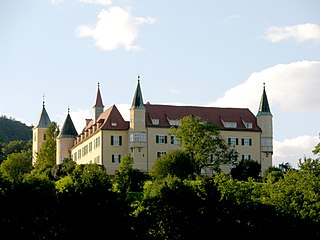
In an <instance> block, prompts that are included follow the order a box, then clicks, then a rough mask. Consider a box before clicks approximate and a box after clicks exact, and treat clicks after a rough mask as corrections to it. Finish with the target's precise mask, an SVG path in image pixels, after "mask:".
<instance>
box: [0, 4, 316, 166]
mask: <svg viewBox="0 0 320 240" xmlns="http://www.w3.org/2000/svg"><path fill="white" fill-rule="evenodd" d="M319 9H320V1H317V0H268V1H262V0H257V1H250V0H247V1H245V0H236V1H231V0H226V1H222V0H220V1H214V0H198V1H191V0H186V1H180V0H176V1H171V0H161V1H159V0H154V1H147V0H139V1H138V0H135V1H134V0H119V1H117V0H51V1H50V0H28V1H23V0H21V1H19V0H1V1H0V83H1V88H0V89H1V95H0V114H1V115H6V116H9V117H13V118H15V119H17V120H20V121H22V122H24V123H26V124H28V125H31V124H35V123H36V121H37V118H38V116H39V113H40V111H41V108H42V100H43V95H44V96H45V97H44V99H45V104H46V109H47V112H48V114H49V116H50V118H51V120H52V121H56V122H57V123H58V124H60V125H62V123H63V121H64V118H65V116H66V114H67V109H68V107H70V114H71V117H72V119H73V121H74V123H75V125H76V128H77V129H78V131H80V130H81V129H82V128H83V127H84V124H85V118H91V117H92V116H93V113H92V106H93V105H94V101H95V96H96V90H97V84H98V82H99V83H100V89H101V94H102V98H103V102H104V105H105V106H106V108H107V107H109V106H111V105H113V104H115V105H116V106H117V107H118V108H119V110H120V111H121V112H122V113H123V116H124V117H125V118H126V119H127V118H128V114H129V107H130V104H131V102H132V98H133V94H134V90H135V87H136V84H137V76H138V75H140V79H141V88H142V93H143V98H144V101H145V102H147V101H149V102H151V103H164V104H179V105H181V104H185V105H199V106H215V107H243V108H249V109H250V110H251V111H252V112H253V113H254V114H256V112H257V108H258V105H259V101H260V97H261V93H262V86H263V83H264V82H265V84H266V90H267V95H268V98H269V104H270V107H271V111H272V114H273V116H274V118H273V119H274V165H277V164H279V163H281V162H290V163H291V164H292V166H294V167H296V164H297V162H298V159H299V158H303V157H304V156H306V157H309V156H311V157H313V155H312V154H311V151H312V149H313V148H314V146H315V145H316V144H317V143H318V142H319V132H320V125H319V118H320V104H319V102H320V94H319V90H320V87H319V85H320V14H319Z"/></svg>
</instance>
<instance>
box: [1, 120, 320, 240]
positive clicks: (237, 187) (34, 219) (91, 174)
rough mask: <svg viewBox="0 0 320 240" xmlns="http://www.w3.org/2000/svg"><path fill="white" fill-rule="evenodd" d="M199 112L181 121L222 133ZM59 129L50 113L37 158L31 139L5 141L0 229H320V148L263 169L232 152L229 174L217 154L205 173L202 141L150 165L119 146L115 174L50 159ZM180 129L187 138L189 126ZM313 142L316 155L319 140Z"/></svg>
mask: <svg viewBox="0 0 320 240" xmlns="http://www.w3.org/2000/svg"><path fill="white" fill-rule="evenodd" d="M199 121H200V120H199V119H198V120H197V119H195V121H193V120H191V119H187V120H186V122H185V124H195V126H197V128H190V127H187V128H185V129H197V131H200V133H201V131H211V132H210V134H209V136H212V131H213V133H214V134H215V135H216V138H214V139H215V140H217V139H218V140H219V132H218V131H216V129H214V128H212V126H208V124H203V122H202V124H200V125H199ZM183 125H184V123H182V126H183ZM56 134H57V125H56V124H55V123H52V124H51V125H50V126H49V128H48V130H47V133H46V135H47V138H46V141H45V142H44V143H43V145H42V148H41V149H40V151H39V153H38V156H37V159H38V160H37V164H36V165H35V166H33V165H32V150H31V149H32V145H31V140H13V141H8V142H2V143H1V157H2V163H1V165H0V231H1V234H2V236H8V237H10V238H22V237H24V238H29V239H69V240H70V239H71V240H73V239H79V240H85V239H98V238H99V239H130V240H134V239H139V240H141V239H170V240H171V239H177V240H178V239H204V238H208V237H209V238H214V237H215V236H217V237H218V236H219V237H220V236H222V237H226V238H228V237H237V238H241V237H247V238H257V237H263V238H274V237H276V238H289V237H295V238H299V237H301V238H304V239H308V238H311V239H315V238H319V236H320V159H319V158H316V159H310V158H305V159H300V160H299V166H298V169H293V168H292V167H291V166H290V164H288V163H283V164H280V165H279V167H270V168H269V169H268V170H267V171H266V172H265V173H263V174H262V175H261V173H260V172H259V166H257V163H256V162H255V161H250V160H245V161H239V162H234V167H233V168H232V170H231V172H230V173H229V174H227V173H223V172H221V171H219V164H216V165H215V166H213V169H214V172H213V174H212V175H203V174H201V173H200V171H199V168H201V167H203V165H204V164H205V159H206V156H207V155H206V154H207V153H206V152H201V154H200V149H202V150H203V149H204V148H203V147H202V148H201V146H197V144H194V147H192V145H190V146H189V148H188V149H183V150H181V151H174V152H171V153H168V154H166V155H164V156H163V157H161V158H159V159H158V161H157V162H156V164H155V165H154V167H153V168H152V169H151V170H150V171H149V172H148V173H146V172H141V171H140V170H138V169H135V168H133V166H134V159H133V158H132V157H131V156H130V155H128V156H125V157H123V158H122V159H121V163H120V165H119V169H118V171H117V172H116V173H115V175H108V174H107V173H106V169H105V168H104V166H103V165H97V164H77V163H76V162H74V161H73V160H72V159H65V160H64V161H63V163H62V164H60V165H56V163H55V151H56V148H55V137H56ZM177 134H178V135H179V134H180V135H179V136H180V139H181V140H184V142H187V138H185V137H186V136H187V135H184V133H183V132H177ZM199 136H204V135H203V134H199ZM206 144H207V142H206ZM215 144H217V142H215ZM220 144H222V145H221V146H220V149H223V150H224V151H223V152H222V155H224V156H225V158H221V159H224V161H225V160H226V159H230V154H231V155H232V154H234V152H233V151H229V150H228V149H227V148H224V147H227V146H225V145H223V143H221V142H220ZM206 146H207V147H208V151H209V150H210V145H208V144H207V145H206ZM313 151H314V153H316V154H318V155H317V156H319V145H318V146H315V148H314V150H313ZM220 152H221V151H220ZM222 155H221V156H222ZM226 156H227V157H226ZM201 157H202V158H201ZM222 157H223V156H222ZM199 159H202V160H201V161H200V160H199ZM261 176H262V177H261Z"/></svg>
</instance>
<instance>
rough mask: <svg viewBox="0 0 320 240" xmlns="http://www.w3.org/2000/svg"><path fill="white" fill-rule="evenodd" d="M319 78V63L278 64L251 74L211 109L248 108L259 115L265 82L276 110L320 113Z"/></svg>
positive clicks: (218, 100)
mask: <svg viewBox="0 0 320 240" xmlns="http://www.w3.org/2000/svg"><path fill="white" fill-rule="evenodd" d="M319 76H320V62H318V61H299V62H294V63H289V64H278V65H275V66H272V67H270V68H267V69H264V70H262V71H261V72H256V73H253V74H251V75H250V77H249V78H248V79H247V80H246V81H245V82H244V83H242V84H240V85H237V86H235V87H234V88H231V89H229V90H228V91H226V92H225V94H224V96H223V97H221V98H219V99H217V100H216V101H214V102H212V103H210V106H218V107H244V108H249V109H250V110H251V111H253V112H254V113H255V112H257V110H258V107H259V106H258V104H259V100H260V97H261V93H262V86H263V83H264V82H265V83H266V91H267V95H268V100H269V104H270V105H271V106H272V108H274V107H276V106H277V107H279V108H280V109H281V110H283V111H289V112H290V111H291V112H314V111H320V105H319V104H318V103H319V102H320V94H319V87H318V86H319V84H320V79H319ZM257 99H259V100H258V101H257ZM272 108H271V111H272Z"/></svg>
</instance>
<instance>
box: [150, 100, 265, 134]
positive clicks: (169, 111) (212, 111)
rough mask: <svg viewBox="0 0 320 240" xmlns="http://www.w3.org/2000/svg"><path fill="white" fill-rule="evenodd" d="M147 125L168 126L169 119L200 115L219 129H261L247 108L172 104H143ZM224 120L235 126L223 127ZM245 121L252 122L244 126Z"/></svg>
mask: <svg viewBox="0 0 320 240" xmlns="http://www.w3.org/2000/svg"><path fill="white" fill-rule="evenodd" d="M145 108H146V125H147V127H151V126H152V127H170V123H169V120H179V119H181V118H183V117H185V116H193V117H196V116H198V117H200V118H202V119H204V120H207V121H210V122H211V123H213V124H214V125H216V126H218V127H219V128H220V129H221V130H242V131H243V130H247V131H261V129H260V128H259V127H258V125H257V119H256V117H255V115H253V113H252V112H251V111H250V110H249V109H248V108H217V107H199V106H173V105H153V104H150V103H147V104H145ZM152 119H158V120H159V124H158V125H153V124H152ZM223 121H224V122H236V123H237V127H236V128H225V127H224V125H223ZM244 122H246V123H252V128H250V129H249V128H246V126H245V125H244Z"/></svg>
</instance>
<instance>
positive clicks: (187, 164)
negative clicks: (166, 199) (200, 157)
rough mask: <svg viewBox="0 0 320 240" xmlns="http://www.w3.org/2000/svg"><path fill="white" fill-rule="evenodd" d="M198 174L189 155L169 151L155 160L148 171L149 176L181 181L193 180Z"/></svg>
mask: <svg viewBox="0 0 320 240" xmlns="http://www.w3.org/2000/svg"><path fill="white" fill-rule="evenodd" d="M196 174H199V169H197V166H196V164H195V162H194V161H193V160H192V159H191V157H190V155H189V154H187V153H185V152H183V151H180V150H176V151H171V152H169V153H167V154H165V155H164V156H162V157H161V158H159V159H157V161H156V163H155V165H154V166H153V167H152V169H151V170H150V175H151V176H152V177H156V178H165V177H167V176H168V175H171V176H176V177H178V178H181V179H185V178H193V177H194V176H195V175H196Z"/></svg>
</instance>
